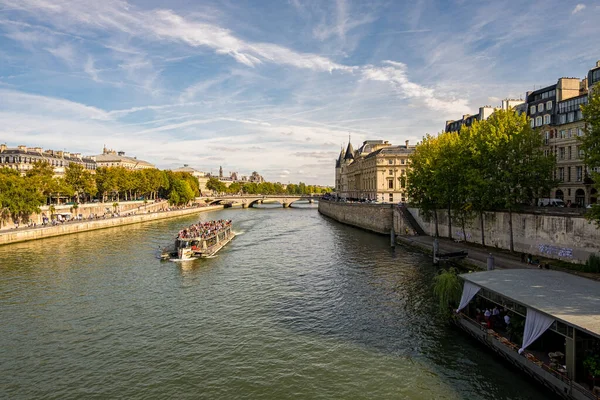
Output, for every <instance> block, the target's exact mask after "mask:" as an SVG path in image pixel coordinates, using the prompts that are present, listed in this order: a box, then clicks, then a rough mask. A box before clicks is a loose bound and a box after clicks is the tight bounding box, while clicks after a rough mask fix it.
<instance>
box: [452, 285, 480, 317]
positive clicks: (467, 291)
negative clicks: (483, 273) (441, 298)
mask: <svg viewBox="0 0 600 400" xmlns="http://www.w3.org/2000/svg"><path fill="white" fill-rule="evenodd" d="M480 289H481V287H479V286H477V285H475V284H473V283H471V282H469V281H465V286H463V292H462V297H461V298H460V304H459V305H458V308H457V309H456V312H457V313H458V312H460V310H462V309H463V308H465V307H466V306H467V304H469V302H470V301H471V299H472V298H473V297H474V296H475V295H476V294H477V292H479V290H480Z"/></svg>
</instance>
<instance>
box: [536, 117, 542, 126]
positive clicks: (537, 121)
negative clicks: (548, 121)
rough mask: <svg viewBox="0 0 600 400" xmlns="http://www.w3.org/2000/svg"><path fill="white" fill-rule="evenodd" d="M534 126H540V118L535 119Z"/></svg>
mask: <svg viewBox="0 0 600 400" xmlns="http://www.w3.org/2000/svg"><path fill="white" fill-rule="evenodd" d="M535 126H542V117H535Z"/></svg>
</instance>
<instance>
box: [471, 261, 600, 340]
mask: <svg viewBox="0 0 600 400" xmlns="http://www.w3.org/2000/svg"><path fill="white" fill-rule="evenodd" d="M460 277H461V278H462V279H464V280H465V281H469V282H471V283H473V284H474V285H476V286H479V287H481V288H483V289H487V290H490V291H492V292H495V293H497V294H499V295H500V296H503V297H506V298H508V299H511V300H513V301H516V302H518V303H520V304H522V305H524V306H526V307H530V308H533V309H535V310H537V311H540V312H542V313H544V314H547V315H549V316H551V317H553V318H555V319H557V320H560V321H562V322H565V323H567V324H569V325H571V326H574V327H576V328H577V329H579V330H582V331H587V332H588V333H590V334H592V335H594V336H596V337H600V282H598V281H595V280H592V279H587V278H582V277H580V276H577V275H573V274H569V273H566V272H560V271H552V270H540V269H495V270H491V271H483V272H473V273H469V274H462V275H460Z"/></svg>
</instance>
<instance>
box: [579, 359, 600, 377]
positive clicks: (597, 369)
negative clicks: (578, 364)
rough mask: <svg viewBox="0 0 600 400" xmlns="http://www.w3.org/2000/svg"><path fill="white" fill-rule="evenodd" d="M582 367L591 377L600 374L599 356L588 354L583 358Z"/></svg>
mask: <svg viewBox="0 0 600 400" xmlns="http://www.w3.org/2000/svg"><path fill="white" fill-rule="evenodd" d="M583 368H585V370H586V371H587V373H588V374H590V375H591V376H593V377H597V376H600V356H598V355H597V354H590V355H588V356H587V357H586V358H584V360H583Z"/></svg>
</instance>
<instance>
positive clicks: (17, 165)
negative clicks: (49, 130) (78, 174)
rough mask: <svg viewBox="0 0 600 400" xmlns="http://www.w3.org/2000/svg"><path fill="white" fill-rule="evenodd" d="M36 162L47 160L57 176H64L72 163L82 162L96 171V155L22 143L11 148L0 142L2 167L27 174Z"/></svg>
mask: <svg viewBox="0 0 600 400" xmlns="http://www.w3.org/2000/svg"><path fill="white" fill-rule="evenodd" d="M36 162H46V163H48V164H49V165H51V166H52V167H53V168H54V175H55V176H63V175H64V174H65V169H66V168H67V166H69V164H71V163H75V164H80V165H82V166H83V167H84V168H85V169H87V170H88V171H90V172H92V173H95V171H96V160H95V159H94V157H85V156H82V155H81V154H79V153H70V152H68V151H56V150H43V149H42V148H41V147H27V146H22V145H21V146H17V147H16V148H10V147H7V146H6V144H0V168H12V169H16V170H17V171H19V172H20V173H21V175H25V174H26V173H27V171H28V170H30V169H32V168H33V165H34V164H35V163H36Z"/></svg>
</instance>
